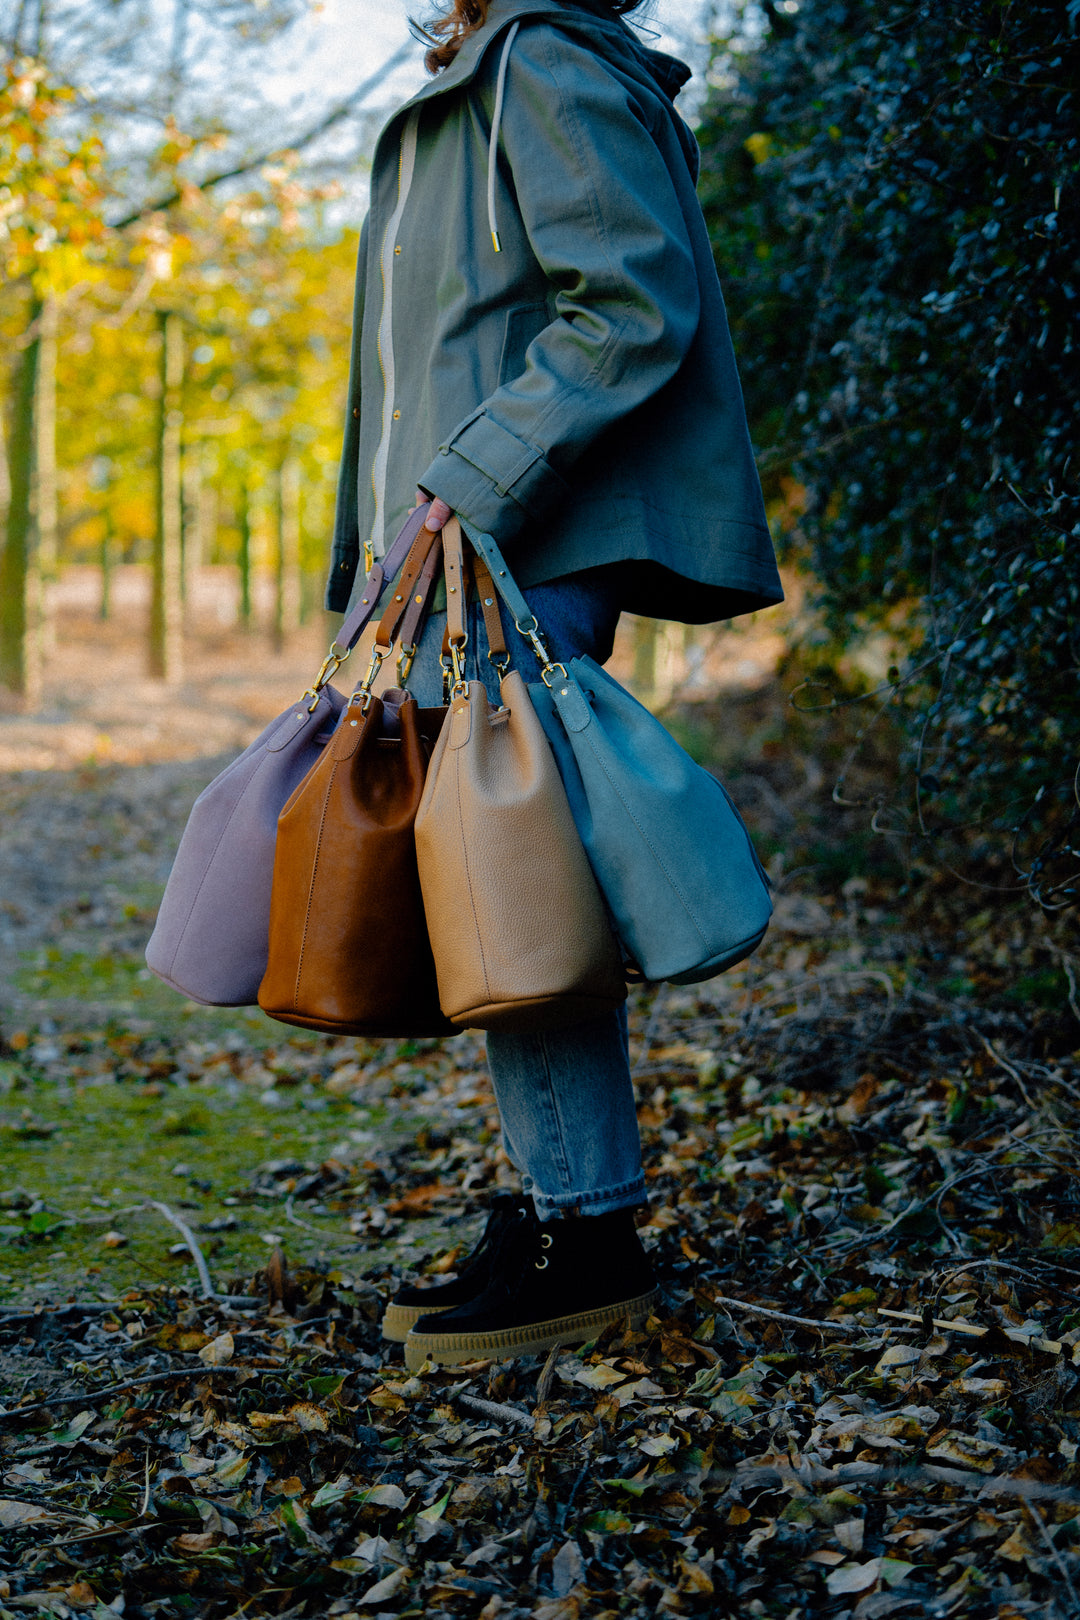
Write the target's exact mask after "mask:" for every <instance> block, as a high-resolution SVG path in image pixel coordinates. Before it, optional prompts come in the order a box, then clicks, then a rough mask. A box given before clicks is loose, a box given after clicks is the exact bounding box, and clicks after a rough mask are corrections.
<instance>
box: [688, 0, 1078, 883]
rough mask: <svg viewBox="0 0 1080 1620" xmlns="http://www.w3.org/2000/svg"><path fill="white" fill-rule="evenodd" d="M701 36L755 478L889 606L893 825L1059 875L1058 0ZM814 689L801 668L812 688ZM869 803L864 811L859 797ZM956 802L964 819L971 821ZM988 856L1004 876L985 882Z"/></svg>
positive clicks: (819, 556) (1068, 132)
mask: <svg viewBox="0 0 1080 1620" xmlns="http://www.w3.org/2000/svg"><path fill="white" fill-rule="evenodd" d="M766 10H767V11H768V14H769V18H770V22H771V27H770V30H769V32H768V33H767V34H766V36H765V38H764V40H763V42H762V43H761V45H760V46H759V47H758V48H756V49H753V50H750V51H745V50H744V52H743V53H742V54H741V55H740V54H736V55H735V57H734V58H730V57H728V55H727V54H726V52H727V45H726V44H725V42H723V41H720V42H718V44H717V49H716V52H715V55H714V74H713V77H714V80H715V82H716V85H717V88H716V89H714V91H713V92H712V93H711V95H710V98H709V100H708V102H707V104H706V107H705V109H704V117H703V121H702V126H701V129H700V131H699V135H700V138H701V142H702V147H703V157H704V172H703V183H702V197H703V201H704V205H705V209H706V215H707V217H708V220H709V224H710V229H711V232H712V236H713V241H714V245H715V250H716V258H717V263H718V266H719V268H720V273H721V277H722V280H723V282H724V286H725V290H726V293H727V296H728V301H729V306H730V311H731V317H732V324H733V327H734V329H735V334H736V344H737V349H738V353H739V358H740V365H741V368H742V373H743V378H744V384H745V388H746V393H747V402H748V406H749V410H750V417H751V428H752V432H753V435H754V438H755V442H756V443H757V445H758V446H759V449H760V452H761V465H762V473H763V478H764V480H765V484H766V492H767V494H768V495H770V496H771V497H773V498H774V499H777V498H778V497H779V495H780V493H781V491H782V490H786V491H787V493H788V495H789V496H790V492H791V487H792V478H794V479H796V480H797V481H798V482H799V483H801V484H803V485H805V487H806V492H807V497H806V507H805V510H804V511H803V512H802V513H801V516H800V515H799V513H798V510H797V505H796V506H795V507H794V508H793V506H792V504H791V502H790V500H789V502H788V505H787V509H786V510H787V515H788V522H787V524H786V529H787V542H786V543H787V545H788V547H789V555H794V556H801V557H802V558H804V559H805V560H806V561H808V562H809V564H810V567H811V568H812V570H813V572H814V574H815V576H816V578H817V580H818V581H819V586H820V601H821V603H822V605H823V607H824V609H825V615H826V622H827V624H828V628H829V632H830V634H831V635H832V636H833V637H834V638H835V640H834V645H843V644H850V643H851V642H852V641H854V640H856V639H857V638H858V637H860V636H862V635H865V634H866V633H867V631H872V630H874V629H875V628H886V629H888V630H889V632H890V633H891V634H892V635H893V636H895V637H897V643H898V645H897V661H898V663H899V664H900V666H901V667H900V669H899V670H896V671H890V675H889V679H888V681H887V682H886V683H885V684H886V691H887V697H888V700H889V701H890V702H891V703H893V704H894V706H895V708H896V710H897V711H898V712H899V713H900V715H901V716H902V717H903V719H904V721H905V723H906V725H907V727H908V732H909V735H910V737H911V740H912V746H911V748H910V750H909V753H908V756H907V765H908V768H909V769H908V776H907V779H906V782H905V785H904V788H903V789H902V790H901V791H902V793H903V795H904V799H905V802H903V803H901V804H900V805H899V806H896V807H893V811H892V814H891V816H890V826H891V827H893V828H895V827H896V825H897V824H898V820H899V822H900V824H902V825H904V826H906V827H907V828H908V829H909V830H910V831H911V832H912V833H913V834H918V835H920V836H922V837H923V838H924V841H925V840H926V839H929V841H930V845H931V847H933V846H934V843H935V841H936V846H937V848H938V850H939V852H943V851H941V841H942V837H943V835H944V834H946V833H949V834H950V837H949V846H950V850H951V849H952V847H953V839H952V836H951V834H952V833H953V832H955V831H956V830H958V829H962V828H965V827H966V828H968V829H969V831H968V833H967V840H968V848H969V850H971V851H972V852H973V853H975V854H976V855H977V856H983V857H986V858H988V859H989V860H990V864H991V865H993V864H994V852H995V850H996V851H997V860H998V863H999V864H1000V863H1001V858H1002V857H1003V855H1004V853H1005V852H1006V850H1008V848H1009V845H1010V843H1011V845H1012V850H1011V852H1012V856H1013V859H1014V860H1015V862H1016V866H1017V871H1018V877H1017V878H1016V879H1014V881H1020V882H1024V883H1026V884H1027V885H1028V887H1029V888H1030V889H1031V891H1032V892H1033V894H1034V895H1035V896H1036V897H1037V898H1039V899H1040V900H1042V901H1043V902H1044V903H1048V904H1055V903H1061V902H1062V901H1064V900H1066V899H1067V898H1069V897H1071V891H1072V889H1073V887H1074V885H1073V878H1074V875H1075V870H1076V860H1075V858H1074V852H1073V851H1072V850H1071V849H1070V844H1071V843H1075V842H1076V837H1075V833H1076V821H1075V820H1074V819H1073V818H1074V817H1075V812H1076V800H1075V798H1074V783H1073V777H1074V772H1075V771H1076V767H1077V759H1078V755H1080V685H1078V682H1077V662H1078V657H1077V655H1078V651H1080V624H1078V602H1080V571H1078V569H1077V567H1076V563H1075V559H1074V555H1073V552H1074V548H1075V542H1076V538H1077V536H1080V522H1078V519H1080V510H1078V502H1077V466H1076V463H1075V460H1074V461H1073V463H1072V465H1070V455H1071V454H1072V452H1073V449H1074V444H1075V437H1076V422H1077V416H1078V406H1080V398H1078V395H1080V363H1078V359H1077V355H1076V354H1075V353H1074V348H1075V337H1074V333H1075V330H1076V325H1077V317H1078V315H1080V266H1078V259H1080V220H1078V207H1077V193H1076V187H1077V178H1078V173H1077V171H1078V165H1080V118H1078V102H1077V94H1076V87H1077V68H1078V63H1080V38H1078V29H1080V3H1078V0H1072V3H1071V4H1068V5H1063V4H1060V3H1058V4H1054V3H1048V0H1029V3H1026V4H1024V5H1020V4H1013V3H1006V0H935V3H933V4H915V5H911V4H901V3H891V0H872V3H871V0H803V5H802V7H801V9H800V10H799V11H798V12H797V13H795V14H793V15H789V14H787V13H786V12H781V11H779V10H778V9H777V8H775V7H772V6H769V7H767V8H766ZM820 696H821V694H820V693H815V700H817V699H819V698H820ZM879 814H880V813H879ZM975 828H977V829H978V831H977V832H973V831H972V830H971V829H975ZM999 881H1000V880H999Z"/></svg>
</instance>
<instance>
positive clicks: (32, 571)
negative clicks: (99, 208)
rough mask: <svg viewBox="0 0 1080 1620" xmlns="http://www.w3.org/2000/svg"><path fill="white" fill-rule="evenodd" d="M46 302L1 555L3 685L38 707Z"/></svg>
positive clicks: (28, 356)
mask: <svg viewBox="0 0 1080 1620" xmlns="http://www.w3.org/2000/svg"><path fill="white" fill-rule="evenodd" d="M41 310H42V302H41V299H40V298H38V297H37V296H36V295H34V296H33V297H31V300H30V310H29V314H30V320H29V323H28V325H29V330H30V332H31V333H32V334H33V335H32V336H31V338H30V340H29V342H28V343H27V344H26V347H25V348H24V349H23V350H22V353H21V355H20V357H19V360H18V363H17V366H16V369H15V387H14V401H13V407H12V420H11V439H10V447H9V451H8V460H9V467H10V478H11V494H10V499H9V501H8V514H7V536H6V541H5V545H4V549H3V552H2V553H0V682H2V683H3V685H4V686H7V687H9V688H10V689H11V691H13V692H15V693H17V694H18V695H19V696H20V697H21V698H22V699H23V703H24V705H25V707H26V708H33V706H34V704H35V703H36V702H37V700H38V697H39V695H40V691H41V659H40V650H39V647H38V638H37V635H36V633H35V629H36V627H35V624H34V615H35V610H36V607H37V597H38V591H37V577H36V576H37V557H36V554H35V546H34V539H35V536H34V526H33V517H32V514H31V503H32V498H33V487H34V400H35V395H36V393H37V369H38V356H39V354H40V349H41V337H40V333H41V327H40V324H39V323H40V319H41Z"/></svg>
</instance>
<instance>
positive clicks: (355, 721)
mask: <svg viewBox="0 0 1080 1620" xmlns="http://www.w3.org/2000/svg"><path fill="white" fill-rule="evenodd" d="M349 724H350V726H358V725H359V724H360V722H359V720H350V721H349Z"/></svg>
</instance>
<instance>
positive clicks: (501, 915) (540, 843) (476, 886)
mask: <svg viewBox="0 0 1080 1620" xmlns="http://www.w3.org/2000/svg"><path fill="white" fill-rule="evenodd" d="M443 547H444V563H445V568H446V580H447V609H448V613H447V638H448V642H449V648H450V652H451V655H452V656H453V658H454V665H455V673H456V676H457V679H456V682H455V685H454V688H453V691H452V694H451V700H450V711H449V715H448V717H447V720H446V721H445V723H444V725H443V728H442V731H441V733H440V736H439V740H438V742H437V743H436V745H435V750H434V752H433V754H432V757H431V764H430V767H429V769H428V777H427V783H426V785H425V788H424V793H423V797H422V799H421V801H420V806H419V809H418V810H417V813H416V856H417V865H418V868H419V873H420V884H421V888H422V890H423V896H424V909H425V911H426V913H427V922H428V935H429V938H430V940H431V947H432V951H433V953H434V957H435V964H436V970H437V973H438V983H439V1000H440V1003H441V1006H442V1010H443V1012H444V1013H445V1014H446V1016H447V1017H448V1018H449V1019H450V1020H451V1022H452V1023H453V1024H454V1025H456V1026H457V1027H458V1028H461V1029H468V1028H478V1029H505V1030H520V1031H528V1030H539V1029H545V1028H554V1027H557V1026H559V1025H562V1024H572V1023H575V1022H577V1021H579V1020H580V1019H583V1018H588V1017H592V1016H595V1015H597V1014H599V1013H603V1012H608V1011H610V1010H611V1009H612V1008H614V1007H617V1006H619V1005H620V1003H621V1002H623V1001H624V1000H625V999H626V984H625V982H624V977H623V972H622V966H621V962H620V957H619V951H618V947H617V946H616V944H615V940H614V937H613V935H612V932H611V929H610V927H609V925H608V921H607V915H606V913H605V910H604V905H603V901H602V900H601V898H600V892H599V890H598V888H597V886H596V880H595V879H594V877H593V875H592V871H591V868H590V867H589V863H588V860H587V859H586V856H585V851H584V849H583V848H582V844H581V839H580V838H579V836H578V832H577V829H576V827H575V825H574V820H573V817H572V815H571V813H570V806H569V803H568V802H567V798H566V792H565V789H564V788H563V785H562V780H561V778H560V776H559V772H558V768H557V767H556V764H555V758H554V755H553V754H552V752H551V747H550V745H549V743H548V741H547V738H546V737H545V735H544V731H543V728H542V726H541V724H540V722H539V720H538V719H537V716H536V712H535V710H534V709H533V706H532V703H531V701H530V698H529V695H528V691H527V689H526V686H525V683H524V681H523V680H522V678H521V676H520V675H519V674H518V673H517V672H516V671H511V672H510V673H508V674H504V675H503V678H502V683H501V688H500V691H501V697H502V707H501V708H497V709H496V708H493V707H492V705H491V704H490V702H489V701H488V697H487V693H486V692H485V690H484V687H483V685H482V684H481V682H479V681H466V680H465V679H464V678H463V664H462V657H463V654H464V648H465V641H466V631H465V617H464V598H465V585H466V580H465V570H464V566H463V542H462V535H461V530H460V528H459V526H458V524H457V520H456V519H453V518H452V519H451V520H450V522H449V523H448V524H447V526H446V528H445V529H444V530H443ZM485 574H486V570H485V569H484V568H483V565H482V564H481V566H480V572H479V577H478V584H480V585H481V592H480V594H481V600H482V601H483V602H484V606H485V613H486V614H487V619H488V640H489V644H491V651H492V655H493V657H494V658H495V660H496V662H497V663H500V662H501V661H502V659H503V657H504V655H505V650H506V649H505V643H503V642H502V633H501V629H500V628H499V620H498V607H497V606H496V603H495V592H494V590H493V589H491V588H490V581H487V583H486V585H485V580H484V575H485ZM490 609H494V614H493V616H492V615H491V613H490V611H489V610H490Z"/></svg>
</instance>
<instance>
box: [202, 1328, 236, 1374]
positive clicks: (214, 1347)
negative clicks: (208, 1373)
mask: <svg viewBox="0 0 1080 1620" xmlns="http://www.w3.org/2000/svg"><path fill="white" fill-rule="evenodd" d="M235 1351H236V1345H235V1344H234V1343H233V1336H232V1334H231V1333H229V1332H225V1333H219V1334H218V1336H217V1338H216V1339H211V1340H210V1342H209V1344H204V1345H203V1347H202V1349H201V1350H200V1351H199V1360H200V1361H205V1363H206V1365H207V1366H208V1367H221V1366H224V1364H225V1362H227V1361H231V1360H232V1358H233V1355H234V1354H235Z"/></svg>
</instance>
